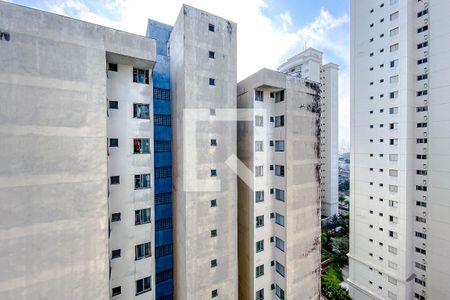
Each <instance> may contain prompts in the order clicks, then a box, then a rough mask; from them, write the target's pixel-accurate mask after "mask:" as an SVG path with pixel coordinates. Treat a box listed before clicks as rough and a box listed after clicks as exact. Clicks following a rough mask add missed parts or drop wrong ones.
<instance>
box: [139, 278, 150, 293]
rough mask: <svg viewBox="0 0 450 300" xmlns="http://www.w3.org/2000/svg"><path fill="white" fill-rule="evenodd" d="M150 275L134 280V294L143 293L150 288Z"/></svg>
mask: <svg viewBox="0 0 450 300" xmlns="http://www.w3.org/2000/svg"><path fill="white" fill-rule="evenodd" d="M151 278H152V277H151V276H149V277H145V278H142V279H139V280H136V295H139V294H143V293H145V292H148V291H151V290H152V286H151V283H152V280H151Z"/></svg>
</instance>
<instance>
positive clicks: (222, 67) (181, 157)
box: [170, 5, 237, 300]
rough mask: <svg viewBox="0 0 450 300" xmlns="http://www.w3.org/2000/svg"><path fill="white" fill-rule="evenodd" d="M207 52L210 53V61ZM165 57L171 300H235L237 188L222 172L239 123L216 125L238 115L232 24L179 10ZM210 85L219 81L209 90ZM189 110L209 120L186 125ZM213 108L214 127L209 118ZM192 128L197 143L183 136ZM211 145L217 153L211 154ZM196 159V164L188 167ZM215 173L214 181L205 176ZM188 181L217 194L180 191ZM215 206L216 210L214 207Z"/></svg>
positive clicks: (228, 172) (231, 175) (225, 170)
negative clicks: (215, 187)
mask: <svg viewBox="0 0 450 300" xmlns="http://www.w3.org/2000/svg"><path fill="white" fill-rule="evenodd" d="M209 24H213V25H214V26H215V31H214V32H211V31H209V30H208V25H209ZM209 51H215V59H210V58H209V55H208V52H209ZM170 55H171V62H170V72H171V98H172V101H173V114H172V121H173V122H172V124H173V148H172V151H173V154H174V156H173V180H174V219H175V222H174V226H175V227H174V262H175V263H174V272H175V276H174V277H175V278H174V279H175V299H180V300H181V299H183V300H191V299H209V298H211V296H212V292H213V291H214V290H217V293H218V297H219V299H237V183H236V175H235V174H234V172H233V171H232V170H231V169H230V168H229V167H228V166H227V165H226V164H225V161H226V160H227V159H228V158H229V157H230V156H231V155H233V154H236V122H235V121H233V120H231V121H229V122H221V121H219V120H220V114H221V111H220V109H234V108H236V24H234V23H232V22H230V21H227V20H224V19H222V18H219V17H217V16H214V15H211V14H209V13H207V12H204V11H200V10H197V9H195V8H192V7H189V6H186V5H184V6H183V7H182V9H181V12H180V14H179V16H178V19H177V21H176V23H175V26H174V29H173V31H172V34H171V37H170ZM209 78H214V79H215V80H216V82H215V85H214V86H211V85H209ZM186 108H190V109H203V110H202V111H198V112H196V113H194V115H196V116H201V115H203V116H207V118H206V119H207V120H203V121H197V122H195V121H194V122H192V123H191V122H187V121H186V118H185V117H186V116H184V115H183V113H184V109H186ZM211 108H214V109H216V111H217V115H216V117H217V120H216V119H214V118H215V117H210V116H209V109H211ZM193 128H196V129H195V137H191V136H187V134H186V133H187V132H188V131H189V130H190V129H193ZM212 138H215V139H217V143H218V144H217V147H211V145H210V139H212ZM192 139H193V140H192ZM194 143H195V145H196V146H197V147H196V152H194V151H193V145H194ZM193 159H196V161H197V162H196V164H194V165H193V166H191V167H189V165H188V162H189V161H192V160H193ZM212 169H216V170H217V178H212V177H211V176H210V172H211V170H212ZM193 176H196V178H198V179H200V180H209V179H212V180H210V181H213V182H218V181H217V180H220V191H217V192H206V191H201V190H199V191H197V192H196V191H191V192H187V191H185V190H184V185H189V184H190V181H189V179H191V178H192V177H193ZM204 187H205V186H202V187H201V188H204ZM212 199H216V200H217V207H211V200H212ZM213 229H216V230H217V237H214V238H212V237H211V230H213ZM213 259H217V264H218V266H217V267H215V268H212V267H211V260H213Z"/></svg>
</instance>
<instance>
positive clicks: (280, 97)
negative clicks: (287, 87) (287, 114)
mask: <svg viewBox="0 0 450 300" xmlns="http://www.w3.org/2000/svg"><path fill="white" fill-rule="evenodd" d="M274 96H275V103H278V102H283V101H284V91H279V92H276V93H275V94H274Z"/></svg>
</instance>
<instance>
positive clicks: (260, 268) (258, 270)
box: [256, 265, 264, 278]
mask: <svg viewBox="0 0 450 300" xmlns="http://www.w3.org/2000/svg"><path fill="white" fill-rule="evenodd" d="M263 275H264V265H260V266H257V267H256V278H258V277H260V276H263Z"/></svg>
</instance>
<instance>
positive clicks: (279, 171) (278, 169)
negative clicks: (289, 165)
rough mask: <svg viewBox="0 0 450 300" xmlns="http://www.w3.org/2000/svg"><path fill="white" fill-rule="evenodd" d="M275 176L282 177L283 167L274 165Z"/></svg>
mask: <svg viewBox="0 0 450 300" xmlns="http://www.w3.org/2000/svg"><path fill="white" fill-rule="evenodd" d="M275 175H276V176H284V166H279V165H275Z"/></svg>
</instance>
